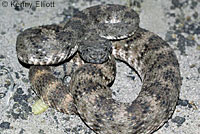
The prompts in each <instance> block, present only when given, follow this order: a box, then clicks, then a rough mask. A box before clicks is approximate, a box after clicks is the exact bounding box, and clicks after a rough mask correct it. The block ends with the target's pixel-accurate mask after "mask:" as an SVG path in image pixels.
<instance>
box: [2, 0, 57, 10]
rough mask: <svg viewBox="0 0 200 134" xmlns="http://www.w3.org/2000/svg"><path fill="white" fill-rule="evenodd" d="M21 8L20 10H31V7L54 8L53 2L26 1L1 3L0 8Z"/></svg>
mask: <svg viewBox="0 0 200 134" xmlns="http://www.w3.org/2000/svg"><path fill="white" fill-rule="evenodd" d="M9 5H10V7H14V8H16V7H22V8H32V7H36V8H37V7H55V2H54V1H35V2H28V1H22V2H17V1H10V2H8V1H3V2H2V6H3V7H8V6H9Z"/></svg>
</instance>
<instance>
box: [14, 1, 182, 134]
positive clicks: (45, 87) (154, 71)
mask: <svg viewBox="0 0 200 134" xmlns="http://www.w3.org/2000/svg"><path fill="white" fill-rule="evenodd" d="M130 11H131V12H130ZM121 14H122V16H123V17H124V18H129V19H128V21H127V22H126V20H124V19H121V17H118V15H121ZM101 16H103V17H101ZM123 17H122V18H123ZM105 18H106V20H104V19H105ZM77 20H78V21H77ZM108 20H110V21H108ZM123 21H124V22H123ZM104 24H105V25H104ZM130 24H132V25H130ZM72 25H74V26H80V27H78V28H77V27H76V28H74V26H72ZM107 25H109V26H107ZM138 25H139V17H138V15H137V14H136V13H135V12H134V11H133V10H131V9H129V8H126V7H125V6H120V5H111V4H110V5H98V6H94V7H90V8H87V9H85V10H83V11H82V12H80V14H77V15H75V17H74V18H72V20H69V21H68V22H67V23H66V25H65V26H61V25H49V26H41V27H39V28H38V27H36V28H34V29H40V30H39V32H38V31H37V30H32V29H29V30H27V31H26V30H25V31H24V33H21V34H20V35H19V36H18V40H17V53H18V57H19V59H20V60H21V61H23V62H25V63H29V64H36V65H38V64H39V65H43V64H45V65H47V64H54V63H58V62H61V61H64V60H65V59H66V58H72V60H71V61H70V62H72V63H74V64H77V66H78V69H77V70H76V71H75V72H74V73H73V74H72V79H71V81H70V85H69V87H66V86H64V85H63V84H62V82H61V81H60V80H59V79H57V78H55V76H53V74H52V73H51V70H50V68H49V67H48V66H31V68H30V73H29V78H30V81H31V83H32V85H33V87H34V88H35V90H36V92H37V94H38V95H40V96H41V98H43V100H44V101H45V102H46V103H47V104H49V105H50V106H52V107H54V108H56V109H58V110H59V111H61V112H64V113H76V114H79V115H80V117H81V118H82V119H83V121H84V122H85V123H86V124H87V125H88V126H89V127H90V128H92V129H93V130H94V131H95V132H96V133H99V134H119V133H122V134H133V133H134V134H142V133H145V134H150V133H152V132H154V131H155V130H157V129H158V128H159V127H160V126H162V125H163V124H164V123H165V122H166V121H167V120H168V119H169V118H170V117H171V115H172V113H173V111H174V109H175V106H176V102H177V100H178V96H179V90H180V86H181V77H180V71H179V63H178V60H177V58H176V55H175V53H174V52H173V50H172V48H171V47H170V46H169V45H168V44H167V43H166V42H165V41H163V40H162V39H161V38H160V37H158V36H157V35H155V34H154V33H152V32H149V31H147V30H145V29H142V28H139V26H138ZM82 26H83V27H82ZM84 26H86V28H84ZM112 26H113V27H114V30H113V29H112ZM129 26H130V27H129ZM57 27H58V28H57ZM69 27H70V28H69ZM131 27H132V29H131ZM87 28H89V30H87ZM97 28H98V30H97ZM109 28H111V29H109ZM123 28H124V29H123ZM52 29H53V30H52ZM66 29H67V30H66ZM68 29H70V30H68ZM129 29H131V31H129ZM79 30H80V31H79ZM34 31H37V32H34ZM41 31H42V32H41ZM125 31H126V33H125ZM26 32H28V33H29V35H27V33H26ZM41 33H42V34H41ZM113 33H115V35H113ZM49 35H51V36H49ZM113 37H114V38H113ZM79 38H81V39H80V40H81V41H77V40H78V39H79ZM103 38H106V39H105V40H104V39H103ZM98 39H101V41H102V40H103V42H106V44H107V45H105V46H107V47H106V48H105V46H104V43H102V42H101V41H100V43H97V44H100V45H97V47H96V46H95V44H94V43H95V40H96V41H97V42H99V40H98ZM107 39H109V40H110V41H107ZM88 40H89V43H88ZM38 42H39V43H38ZM49 44H51V45H49ZM88 44H89V45H88ZM91 44H92V45H91ZM55 45H57V46H55ZM88 48H91V49H88ZM111 48H112V49H111ZM77 49H78V52H79V53H78V54H77V53H75V52H76V50H77ZM50 50H51V51H50ZM111 50H112V51H111ZM60 51H61V52H60ZM111 53H112V54H111ZM48 54H49V55H50V56H49V55H48ZM79 55H80V57H81V58H82V59H83V60H84V61H85V62H89V63H85V62H84V61H83V60H82V59H81V58H80V57H79ZM102 55H103V56H102ZM113 55H114V57H115V59H119V60H121V61H123V62H125V63H127V64H128V65H129V66H131V67H132V68H134V69H135V70H136V71H137V72H138V74H139V76H140V77H141V80H142V82H143V85H142V89H141V92H140V93H139V95H138V97H137V98H136V99H135V100H134V101H133V102H132V103H122V102H118V101H116V100H114V99H113V98H112V92H111V90H110V89H109V86H110V85H111V84H112V82H113V80H114V78H115V73H116V67H115V61H114V58H113ZM94 63H101V64H94Z"/></svg>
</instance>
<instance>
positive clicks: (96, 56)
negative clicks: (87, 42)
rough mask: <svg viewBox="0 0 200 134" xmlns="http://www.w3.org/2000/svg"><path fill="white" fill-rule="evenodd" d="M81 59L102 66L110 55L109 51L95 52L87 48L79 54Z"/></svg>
mask: <svg viewBox="0 0 200 134" xmlns="http://www.w3.org/2000/svg"><path fill="white" fill-rule="evenodd" d="M79 54H80V57H81V58H82V59H83V60H84V61H85V62H88V63H93V64H102V63H104V62H106V61H107V60H108V58H109V55H110V53H109V52H108V51H101V50H94V49H90V48H87V49H85V50H82V51H81V52H79Z"/></svg>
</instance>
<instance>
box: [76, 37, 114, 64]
mask: <svg viewBox="0 0 200 134" xmlns="http://www.w3.org/2000/svg"><path fill="white" fill-rule="evenodd" d="M78 52H79V54H80V57H81V58H82V59H83V60H84V61H85V62H89V63H94V64H101V63H104V62H106V61H107V60H108V58H109V56H110V54H111V52H112V44H111V42H110V41H109V40H107V39H104V38H101V37H100V36H92V38H84V39H83V40H81V42H80V43H79V48H78Z"/></svg>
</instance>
